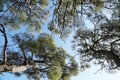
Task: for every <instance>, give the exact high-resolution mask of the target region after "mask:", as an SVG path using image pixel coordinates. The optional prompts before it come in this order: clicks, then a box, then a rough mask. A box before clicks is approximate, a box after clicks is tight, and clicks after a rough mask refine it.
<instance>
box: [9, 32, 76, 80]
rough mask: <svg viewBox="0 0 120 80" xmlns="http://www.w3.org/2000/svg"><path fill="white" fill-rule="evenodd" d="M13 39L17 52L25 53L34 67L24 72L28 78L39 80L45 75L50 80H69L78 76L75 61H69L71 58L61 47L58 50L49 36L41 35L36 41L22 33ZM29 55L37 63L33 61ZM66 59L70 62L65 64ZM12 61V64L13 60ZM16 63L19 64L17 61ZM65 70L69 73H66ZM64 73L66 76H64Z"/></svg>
mask: <svg viewBox="0 0 120 80" xmlns="http://www.w3.org/2000/svg"><path fill="white" fill-rule="evenodd" d="M13 39H14V42H16V43H17V44H18V47H19V49H20V50H19V52H23V53H24V52H25V55H26V58H28V59H29V58H30V61H29V62H30V63H29V64H32V65H34V66H33V67H31V68H30V70H29V69H28V71H27V72H26V74H27V75H28V77H29V78H32V79H34V78H36V79H37V78H39V77H38V76H40V75H43V74H46V75H47V77H48V79H50V80H59V79H63V80H64V78H65V77H67V78H69V79H70V77H71V76H72V75H77V74H78V64H77V63H76V61H75V60H74V59H73V58H72V59H71V56H69V55H68V54H67V53H66V51H65V50H64V49H63V48H62V47H59V48H58V47H57V46H56V45H55V42H54V39H53V38H52V37H51V36H50V35H48V34H46V33H41V34H40V35H39V37H38V38H37V39H34V37H32V36H31V35H29V34H25V33H24V34H19V35H18V34H17V35H15V37H13ZM23 53H20V54H23ZM31 54H32V55H33V56H34V57H35V59H36V60H35V61H37V62H38V63H36V62H35V61H34V58H33V56H32V55H31ZM28 55H29V56H28ZM30 55H31V56H30ZM11 56H12V55H11ZM23 56H24V54H23ZM13 57H14V56H13ZM13 57H12V58H13ZM31 57H32V58H31ZM66 59H70V62H69V63H66ZM9 60H10V59H9ZM39 60H40V62H39ZM12 61H13V62H14V60H12ZM17 63H19V60H18V62H17ZM14 64H16V63H14ZM21 64H22V63H21ZM67 70H69V71H70V72H69V73H67ZM65 73H67V74H68V76H65V75H64V74H65ZM36 75H37V76H36ZM63 75H64V77H63Z"/></svg>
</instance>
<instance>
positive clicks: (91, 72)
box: [0, 10, 120, 80]
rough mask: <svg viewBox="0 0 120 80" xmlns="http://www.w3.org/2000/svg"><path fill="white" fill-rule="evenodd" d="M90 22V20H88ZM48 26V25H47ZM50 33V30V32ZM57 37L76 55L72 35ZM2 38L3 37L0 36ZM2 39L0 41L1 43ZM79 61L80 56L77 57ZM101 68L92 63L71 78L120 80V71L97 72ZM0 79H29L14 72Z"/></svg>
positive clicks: (0, 76) (1, 76)
mask: <svg viewBox="0 0 120 80" xmlns="http://www.w3.org/2000/svg"><path fill="white" fill-rule="evenodd" d="M103 12H104V15H105V16H108V17H109V18H110V15H109V14H107V12H109V11H107V10H103ZM87 23H88V24H89V21H87ZM46 26H47V25H46ZM46 26H45V27H44V29H43V32H48V30H47V28H46ZM49 33H50V32H49ZM53 37H54V38H55V41H56V44H57V45H58V46H62V47H63V48H64V49H65V50H66V51H67V53H69V54H71V55H75V53H76V52H75V51H73V50H72V49H71V40H72V35H71V36H70V37H68V38H66V39H65V41H63V40H62V39H60V37H59V36H56V35H53ZM0 40H2V37H1V36H0ZM1 43H2V41H0V44H1ZM76 60H77V62H79V58H78V57H76ZM99 69H100V66H95V65H92V66H91V67H90V68H89V69H86V70H85V71H80V72H79V74H78V75H77V76H72V77H71V80H120V72H119V71H117V72H116V73H107V72H106V71H105V70H104V69H103V70H100V71H99V72H97V73H96V71H97V70H99ZM0 80H28V79H27V78H26V76H25V75H22V76H21V77H15V76H14V75H12V74H9V73H5V74H3V75H0Z"/></svg>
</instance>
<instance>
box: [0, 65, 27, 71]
mask: <svg viewBox="0 0 120 80" xmlns="http://www.w3.org/2000/svg"><path fill="white" fill-rule="evenodd" d="M28 67H29V66H24V65H23V66H16V65H12V66H8V65H0V72H23V71H26V70H27V69H28Z"/></svg>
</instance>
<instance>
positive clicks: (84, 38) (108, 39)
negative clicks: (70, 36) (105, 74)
mask: <svg viewBox="0 0 120 80" xmlns="http://www.w3.org/2000/svg"><path fill="white" fill-rule="evenodd" d="M119 28H120V24H119V21H108V22H107V23H104V24H101V25H100V27H97V28H96V29H94V30H90V29H83V28H80V29H78V31H77V32H76V35H75V36H74V41H73V43H74V46H75V47H76V48H77V51H78V53H79V54H80V57H81V58H80V62H81V69H85V68H89V66H90V65H89V62H91V61H92V60H93V62H94V61H95V64H99V65H101V67H106V66H108V70H112V69H117V68H119V67H120V65H119V61H120V58H119V53H120V51H119V46H120V44H119V43H120V42H119V41H120V36H119V35H120V29H119Z"/></svg>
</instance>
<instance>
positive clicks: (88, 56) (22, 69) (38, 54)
mask: <svg viewBox="0 0 120 80" xmlns="http://www.w3.org/2000/svg"><path fill="white" fill-rule="evenodd" d="M119 7H120V5H119V4H118V2H116V1H115V0H1V1H0V39H1V41H0V42H1V44H0V73H3V72H10V73H14V74H15V75H16V76H20V75H22V74H26V75H27V77H28V78H29V79H34V80H40V79H41V78H42V77H43V78H48V79H50V80H70V77H71V76H72V75H77V74H78V72H79V69H78V68H79V66H78V63H77V62H76V60H75V59H74V56H71V55H70V53H67V52H66V51H65V50H64V49H63V48H62V47H57V45H56V42H55V41H54V38H53V37H52V35H50V34H49V33H48V32H46V33H43V32H42V29H43V28H44V25H46V26H47V28H48V30H49V31H51V33H54V34H58V35H59V36H60V38H62V39H63V38H64V39H65V38H66V37H68V36H69V34H70V33H71V32H73V31H75V35H74V39H73V48H76V49H75V50H77V52H78V53H79V54H80V69H83V70H84V69H85V68H88V67H89V66H90V62H94V63H95V64H100V65H101V67H102V68H107V69H108V70H113V69H119V67H120V8H119ZM104 9H107V10H109V11H111V12H112V13H111V14H110V15H111V17H110V18H109V19H108V17H107V16H105V15H104V12H105V10H104ZM87 21H90V23H92V24H93V28H90V25H89V23H87ZM22 30H23V31H22ZM19 31H21V32H19ZM32 33H35V34H32ZM11 43H12V45H11Z"/></svg>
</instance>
